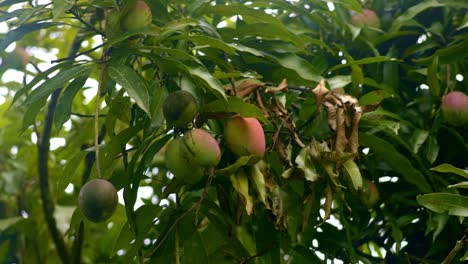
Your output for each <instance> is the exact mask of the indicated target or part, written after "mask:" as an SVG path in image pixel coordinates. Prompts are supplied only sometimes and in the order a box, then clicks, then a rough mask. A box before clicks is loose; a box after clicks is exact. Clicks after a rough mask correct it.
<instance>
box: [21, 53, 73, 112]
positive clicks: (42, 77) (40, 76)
mask: <svg viewBox="0 0 468 264" xmlns="http://www.w3.org/2000/svg"><path fill="white" fill-rule="evenodd" d="M71 67H73V66H72V64H71V62H65V63H61V64H57V65H55V66H53V67H50V68H49V69H47V70H45V71H43V72H41V73H39V74H38V75H36V77H34V79H32V80H31V81H30V82H29V83H28V84H27V85H25V86H24V87H23V88H21V89H20V90H18V91H17V92H16V93H15V96H14V97H13V103H12V104H14V103H15V102H16V101H17V100H18V99H19V98H20V97H21V96H22V95H24V94H26V93H28V92H29V91H30V90H31V89H32V88H33V87H34V86H35V85H36V84H38V83H39V82H40V81H44V80H47V76H49V75H50V74H51V73H53V72H55V71H56V70H62V71H64V70H66V69H70V68H71Z"/></svg>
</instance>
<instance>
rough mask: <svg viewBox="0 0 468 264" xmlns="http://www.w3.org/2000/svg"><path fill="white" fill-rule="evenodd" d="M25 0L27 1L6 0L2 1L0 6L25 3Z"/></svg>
mask: <svg viewBox="0 0 468 264" xmlns="http://www.w3.org/2000/svg"><path fill="white" fill-rule="evenodd" d="M23 2H26V0H5V1H2V2H1V3H0V7H4V6H10V5H14V4H17V3H23Z"/></svg>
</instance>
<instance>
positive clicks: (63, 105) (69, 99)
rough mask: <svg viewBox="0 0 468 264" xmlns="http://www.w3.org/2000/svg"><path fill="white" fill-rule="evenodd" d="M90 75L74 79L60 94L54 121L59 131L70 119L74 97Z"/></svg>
mask: <svg viewBox="0 0 468 264" xmlns="http://www.w3.org/2000/svg"><path fill="white" fill-rule="evenodd" d="M90 73H91V71H89V73H88V75H85V76H82V77H79V78H76V79H75V80H73V81H72V82H71V83H70V84H69V85H68V86H67V88H66V89H65V91H64V92H63V93H62V95H60V98H59V99H58V103H57V106H56V109H57V111H55V115H54V121H55V128H56V129H57V131H59V130H60V129H61V128H62V125H63V124H64V123H65V122H67V120H68V119H70V115H71V111H72V105H73V98H74V97H75V95H76V94H77V93H78V91H79V90H80V89H81V88H83V86H84V84H85V83H86V80H87V79H88V77H89V74H90Z"/></svg>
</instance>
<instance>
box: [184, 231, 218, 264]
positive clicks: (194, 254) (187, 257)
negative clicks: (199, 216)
mask: <svg viewBox="0 0 468 264" xmlns="http://www.w3.org/2000/svg"><path fill="white" fill-rule="evenodd" d="M182 239H184V238H183V237H182ZM182 243H183V245H184V257H183V258H182V263H187V264H189V263H206V264H210V263H212V262H211V261H209V256H208V254H209V253H208V246H209V245H206V244H205V241H204V240H203V239H202V236H201V234H200V232H198V231H196V232H194V233H193V234H192V236H190V237H188V238H187V237H186V238H185V239H184V240H183V242H182ZM210 243H212V241H210Z"/></svg>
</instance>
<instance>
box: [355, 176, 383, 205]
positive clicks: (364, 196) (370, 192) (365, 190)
mask: <svg viewBox="0 0 468 264" xmlns="http://www.w3.org/2000/svg"><path fill="white" fill-rule="evenodd" d="M360 198H361V202H362V204H363V205H364V206H366V207H367V208H369V209H370V208H373V207H374V206H375V205H376V204H377V203H378V201H379V198H380V194H379V189H377V186H376V185H375V183H373V182H372V181H370V180H368V179H366V180H365V181H364V182H363V186H362V191H361V193H360Z"/></svg>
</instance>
